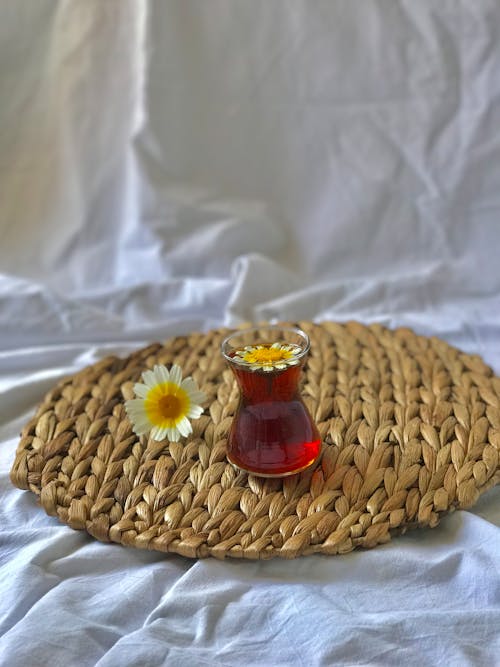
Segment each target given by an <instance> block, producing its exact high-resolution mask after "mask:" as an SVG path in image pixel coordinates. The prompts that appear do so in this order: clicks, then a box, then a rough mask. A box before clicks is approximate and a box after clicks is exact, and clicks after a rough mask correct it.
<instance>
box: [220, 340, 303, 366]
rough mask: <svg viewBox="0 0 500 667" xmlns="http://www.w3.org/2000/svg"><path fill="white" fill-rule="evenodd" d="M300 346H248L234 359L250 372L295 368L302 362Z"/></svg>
mask: <svg viewBox="0 0 500 667" xmlns="http://www.w3.org/2000/svg"><path fill="white" fill-rule="evenodd" d="M301 352H302V348H301V347H300V345H295V344H293V343H288V344H283V343H273V344H272V345H247V346H246V347H244V348H242V349H241V350H237V351H236V353H235V355H234V357H233V359H234V360H235V361H236V362H237V363H240V364H244V365H245V366H248V367H249V368H250V370H253V371H256V370H263V371H273V370H275V369H279V370H283V369H284V368H287V366H295V365H296V364H298V363H299V362H300V358H299V355H300V353H301Z"/></svg>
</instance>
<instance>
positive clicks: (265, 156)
mask: <svg viewBox="0 0 500 667" xmlns="http://www.w3.org/2000/svg"><path fill="white" fill-rule="evenodd" d="M499 98H500V4H499V3H498V1H495V0H477V1H476V2H473V3H472V2H468V0H440V2H439V3H437V2H433V1H432V0H421V1H420V2H413V0H406V1H404V0H368V1H367V2H352V0H344V1H340V0H324V1H319V0H313V1H308V0H288V1H285V0H273V1H272V2H269V1H267V0H252V1H250V0H210V2H206V1H203V0H156V1H154V0H150V1H149V2H147V0H59V1H57V0H16V2H10V0H0V272H1V275H0V392H1V402H0V413H1V420H0V439H1V444H0V664H2V665H9V666H17V665H25V664H33V665H52V666H54V667H57V666H64V667H67V666H68V665H69V666H72V665H79V666H82V665H94V664H98V665H99V666H100V667H104V666H106V667H107V666H115V665H120V666H121V667H123V666H133V665H134V666H136V665H137V666H139V665H140V666H151V667H156V666H157V665H164V664H166V665H174V666H175V665H185V664H189V665H256V666H259V667H260V666H266V665H269V666H271V665H272V666H274V665H332V664H341V665H360V664H362V665H401V664H406V665H419V666H420V665H422V664H433V665H434V664H435V665H447V666H451V665H456V666H458V667H463V666H464V665H494V664H500V658H499V657H498V656H499V655H500V653H499V651H500V635H499V627H500V582H499V563H500V529H499V526H500V507H499V501H500V492H499V490H498V489H494V490H491V491H490V492H489V493H487V494H486V495H485V496H484V497H483V498H482V499H481V500H480V502H479V503H478V504H477V506H476V507H475V508H473V509H472V510H471V511H468V512H459V513H455V514H453V515H450V516H449V517H447V518H445V519H444V520H443V521H442V524H441V526H440V527H439V528H437V529H436V530H426V531H419V532H413V533H411V534H409V535H406V536H404V537H401V538H398V539H395V540H394V541H392V542H391V543H389V544H388V545H385V546H384V547H379V548H377V549H375V550H373V551H369V552H356V553H353V554H350V555H347V556H342V557H321V556H314V557H308V558H302V559H298V560H295V561H291V562H282V561H279V560H276V561H272V562H264V563H254V562H217V561H216V560H213V559H208V560H204V561H199V562H194V561H189V560H187V559H183V558H180V557H175V556H173V557H168V556H163V555H161V554H152V553H143V552H141V551H136V550H133V549H125V548H121V547H119V546H114V545H103V544H100V543H97V542H96V541H94V540H93V539H92V538H90V537H88V536H86V535H85V534H83V533H76V532H73V531H71V530H70V529H69V528H67V527H65V526H62V525H60V524H59V523H58V522H57V521H56V520H55V519H53V518H49V517H46V516H45V515H44V513H43V512H42V511H41V510H40V509H39V508H38V507H37V505H36V502H35V499H34V497H32V496H31V495H30V494H28V493H24V492H20V491H18V490H16V489H14V488H13V487H12V486H11V485H10V482H9V479H8V471H9V469H10V465H11V463H12V460H13V456H14V450H15V447H16V444H17V440H18V433H19V431H20V429H21V427H22V425H23V423H24V422H26V421H27V420H28V419H29V417H30V416H31V414H32V412H33V410H34V407H35V405H36V403H37V402H38V401H39V400H40V398H41V397H42V396H43V394H44V392H45V391H47V390H48V389H49V388H50V386H51V385H52V384H53V383H54V382H56V381H57V380H58V379H59V378H61V377H62V376H63V375H65V374H67V373H70V372H72V371H74V370H76V369H78V368H81V367H83V366H84V365H86V364H88V363H91V362H93V361H94V360H96V359H98V358H100V357H102V356H103V355H105V354H108V353H110V352H113V353H119V354H126V353H128V352H129V351H130V350H132V349H134V348H136V347H138V346H140V345H142V344H144V343H145V342H147V341H149V340H158V339H160V340H161V339H163V338H165V337H167V336H169V335H171V334H176V333H182V332H187V331H192V330H206V329H208V328H210V327H213V326H218V325H221V324H227V325H233V324H236V323H239V322H240V321H243V320H254V321H258V320H262V319H273V318H278V319H299V318H301V319H302V318H303V319H315V320H322V319H336V320H346V319H351V318H353V319H358V320H360V321H363V322H370V321H379V322H382V323H383V324H386V325H389V326H399V325H405V326H411V327H413V328H414V329H415V330H417V331H418V332H420V333H424V334H437V335H440V336H442V337H443V338H444V339H446V340H448V341H449V342H451V343H453V344H456V345H458V346H460V347H462V348H463V349H464V350H466V351H469V352H477V353H479V354H481V355H482V356H483V357H484V358H485V360H486V361H487V362H488V363H489V364H490V365H492V367H493V368H494V369H495V370H496V372H500V351H499V344H498V341H499V337H500V299H499V290H500V260H499V256H498V253H499V249H500V216H499V214H500V188H499V184H500V105H499V103H498V101H499Z"/></svg>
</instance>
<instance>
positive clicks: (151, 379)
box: [142, 371, 158, 389]
mask: <svg viewBox="0 0 500 667" xmlns="http://www.w3.org/2000/svg"><path fill="white" fill-rule="evenodd" d="M142 379H143V380H144V384H145V385H146V386H147V387H149V388H150V389H152V388H153V387H154V386H155V385H157V384H158V382H157V380H156V374H155V373H153V371H144V373H143V374H142Z"/></svg>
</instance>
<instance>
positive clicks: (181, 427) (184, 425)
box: [177, 417, 193, 438]
mask: <svg viewBox="0 0 500 667" xmlns="http://www.w3.org/2000/svg"><path fill="white" fill-rule="evenodd" d="M177 429H178V431H179V433H180V434H181V435H182V436H184V437H185V438H186V437H187V436H188V435H190V434H191V433H192V432H193V427H192V426H191V423H190V422H189V419H187V417H183V418H182V419H181V420H180V421H179V422H178V423H177Z"/></svg>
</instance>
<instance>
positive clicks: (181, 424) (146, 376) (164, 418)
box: [125, 364, 206, 442]
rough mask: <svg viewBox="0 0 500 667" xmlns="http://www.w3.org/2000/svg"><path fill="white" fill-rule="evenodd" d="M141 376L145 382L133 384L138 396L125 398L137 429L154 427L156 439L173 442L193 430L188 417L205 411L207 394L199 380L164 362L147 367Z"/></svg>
mask: <svg viewBox="0 0 500 667" xmlns="http://www.w3.org/2000/svg"><path fill="white" fill-rule="evenodd" d="M142 380H143V383H144V384H142V383H140V382H137V383H136V384H135V385H134V392H135V395H136V396H138V398H134V399H131V400H129V401H126V402H125V410H126V412H127V415H128V416H129V418H130V421H131V422H132V425H133V429H134V432H135V433H136V434H137V435H144V434H145V433H148V432H149V431H151V437H152V438H153V440H164V439H165V438H168V439H169V440H171V441H172V442H177V441H178V440H179V438H180V437H181V436H184V437H186V436H188V435H189V434H190V433H192V432H193V427H192V426H191V422H190V421H189V420H190V419H198V417H199V416H200V415H201V413H202V412H203V408H202V407H201V405H200V403H202V402H203V401H204V400H205V398H206V397H205V394H204V393H203V392H202V391H200V390H199V389H198V386H197V384H196V382H195V381H194V380H193V379H192V378H191V377H187V378H185V379H184V380H183V379H182V371H181V369H180V367H179V366H177V365H175V364H174V365H173V366H172V368H171V369H170V371H169V370H168V369H167V368H166V367H165V366H155V367H154V369H153V370H152V371H144V373H143V374H142Z"/></svg>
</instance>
